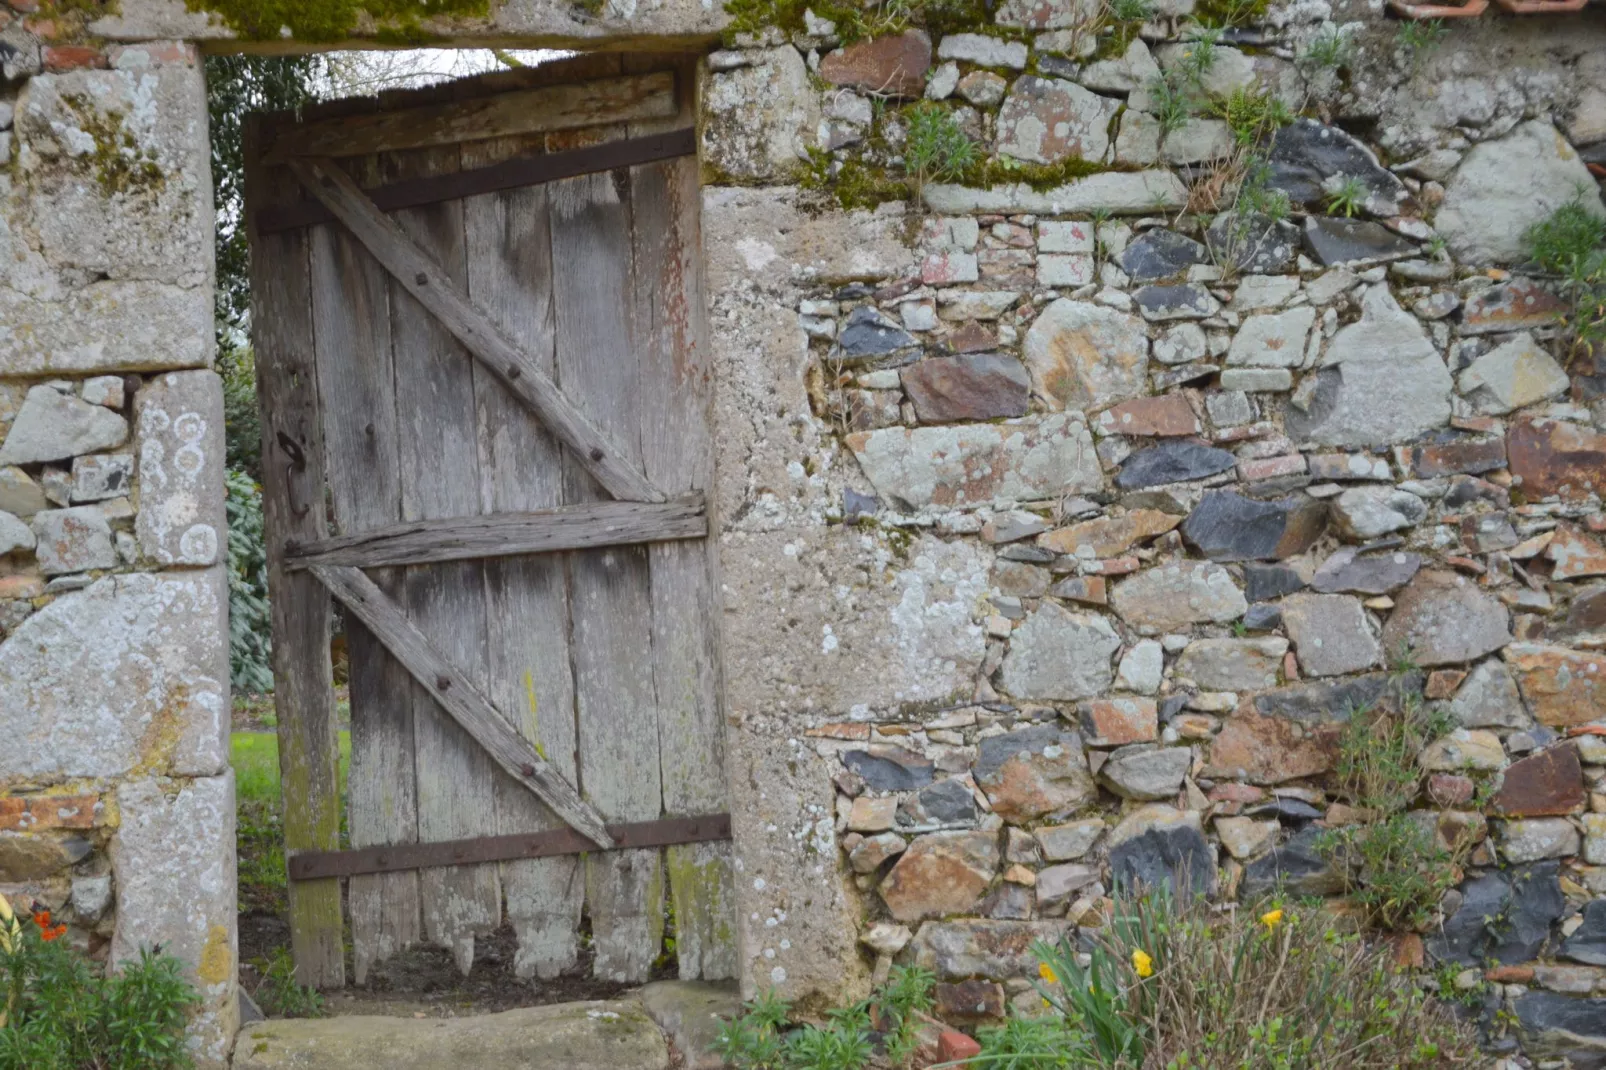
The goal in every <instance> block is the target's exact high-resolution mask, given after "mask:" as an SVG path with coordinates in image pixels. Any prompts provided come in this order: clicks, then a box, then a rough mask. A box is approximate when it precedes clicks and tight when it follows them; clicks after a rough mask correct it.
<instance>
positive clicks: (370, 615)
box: [310, 565, 613, 848]
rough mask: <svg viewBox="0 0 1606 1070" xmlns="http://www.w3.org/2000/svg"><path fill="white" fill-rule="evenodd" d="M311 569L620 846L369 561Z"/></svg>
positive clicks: (560, 806) (576, 816) (396, 651)
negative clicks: (380, 580) (365, 568)
mask: <svg viewBox="0 0 1606 1070" xmlns="http://www.w3.org/2000/svg"><path fill="white" fill-rule="evenodd" d="M310 570H311V572H312V574H313V575H314V576H316V577H317V578H318V582H320V583H322V584H323V585H324V586H325V587H327V588H329V593H330V594H332V595H334V596H335V598H336V599H337V600H338V601H339V602H340V604H341V605H343V606H345V607H346V608H347V609H348V610H350V611H351V613H352V614H353V615H354V616H355V617H356V618H357V619H358V620H360V621H362V623H363V626H364V627H366V628H367V629H368V630H369V631H370V632H372V633H373V635H374V638H376V639H378V640H379V642H380V644H381V645H383V646H384V648H385V649H386V650H388V651H390V653H391V656H392V657H394V658H395V659H396V661H397V663H398V664H400V665H401V667H402V668H404V669H406V670H407V672H408V674H409V675H410V676H412V678H413V679H414V680H417V681H418V683H419V684H420V685H421V686H422V687H423V688H424V690H425V691H428V692H429V694H430V697H431V698H433V699H434V700H435V701H436V702H437V703H439V704H440V708H441V709H443V710H445V711H446V713H447V714H448V715H449V716H450V717H451V718H452V720H454V721H456V722H457V723H458V724H459V725H461V726H462V727H463V730H464V731H465V732H467V733H468V734H469V735H470V736H471V737H473V739H474V742H476V743H478V744H479V745H480V746H481V747H483V748H485V751H486V753H488V754H489V755H490V756H491V758H492V759H493V760H494V761H495V762H496V764H497V765H499V766H501V767H502V768H503V770H505V771H506V772H507V774H508V775H509V776H511V777H512V778H513V779H514V780H515V781H516V782H517V783H519V784H522V785H524V787H526V788H528V789H529V790H530V791H531V792H533V793H534V794H535V795H536V797H538V798H539V799H540V800H541V801H542V802H544V803H546V804H547V805H548V806H550V807H551V808H552V812H553V813H555V814H557V816H558V817H560V818H562V819H563V820H564V821H566V822H568V823H569V824H570V825H571V826H573V827H574V829H575V830H576V831H578V832H579V833H581V834H582V835H584V836H585V838H586V839H588V840H590V841H591V842H592V843H594V844H596V845H597V846H598V847H602V848H607V847H611V846H613V838H612V837H611V836H610V835H609V834H608V829H607V826H606V825H605V824H604V823H603V820H602V815H600V814H598V813H597V811H596V810H594V809H593V808H592V807H591V805H590V804H589V803H587V802H586V801H585V800H584V799H582V798H580V794H579V793H578V792H577V791H575V790H574V788H573V787H572V786H571V785H570V784H569V782H568V781H566V780H564V779H563V776H562V774H560V773H559V772H558V771H557V770H556V769H554V768H552V766H551V765H550V764H548V762H547V760H546V759H545V758H543V757H541V755H540V754H539V753H538V752H537V751H536V749H535V747H534V745H533V744H531V743H530V741H529V740H527V739H525V738H524V737H523V736H521V735H519V734H518V732H516V731H515V730H514V729H513V726H512V725H511V724H509V723H508V722H507V720H506V719H505V718H503V716H502V715H501V713H499V712H498V711H497V709H496V707H495V706H493V705H491V702H490V700H489V699H487V698H486V697H485V696H484V695H482V694H480V692H479V691H478V690H476V689H475V687H474V684H473V683H472V682H471V681H470V680H469V678H468V676H466V675H465V674H463V673H460V672H458V671H457V667H456V666H454V665H452V664H451V663H450V662H449V661H447V660H446V658H445V656H444V655H442V654H441V653H440V651H438V650H436V649H435V647H434V645H433V644H432V643H431V642H430V641H429V638H428V636H426V635H425V634H424V633H423V632H421V631H419V630H418V626H417V625H415V624H414V623H413V622H412V621H410V620H408V619H407V614H406V613H404V612H403V611H402V608H401V607H400V606H398V605H397V604H396V603H395V602H393V601H391V600H390V598H389V597H388V596H387V595H386V594H385V592H383V591H381V590H380V589H379V587H378V585H376V584H375V583H374V581H373V580H371V579H369V578H368V577H367V576H365V575H363V573H362V570H361V569H356V568H352V567H350V566H347V565H312V566H311V567H310Z"/></svg>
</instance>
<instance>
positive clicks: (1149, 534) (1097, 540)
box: [1037, 509, 1182, 557]
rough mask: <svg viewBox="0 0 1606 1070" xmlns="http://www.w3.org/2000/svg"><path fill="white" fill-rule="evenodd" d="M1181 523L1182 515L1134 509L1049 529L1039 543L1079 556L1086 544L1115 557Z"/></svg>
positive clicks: (1095, 553) (1099, 553) (1098, 554)
mask: <svg viewBox="0 0 1606 1070" xmlns="http://www.w3.org/2000/svg"><path fill="white" fill-rule="evenodd" d="M1180 523H1182V518H1181V517H1180V516H1174V515H1172V514H1171V513H1163V512H1161V511H1160V510H1158V509H1134V510H1132V511H1131V512H1130V513H1127V514H1126V515H1125V516H1103V517H1099V518H1098V519H1097V520H1087V521H1083V522H1082V523H1080V524H1072V525H1071V526H1070V527H1068V528H1056V529H1055V530H1053V531H1045V532H1044V533H1043V534H1041V535H1039V536H1038V537H1037V545H1039V546H1042V547H1045V548H1047V549H1049V550H1053V551H1054V552H1055V553H1059V554H1078V555H1079V556H1080V551H1081V549H1082V548H1083V547H1090V548H1091V549H1092V551H1093V556H1095V557H1115V556H1117V555H1118V554H1123V553H1125V552H1126V551H1127V550H1128V549H1129V548H1130V547H1131V546H1132V544H1133V543H1136V542H1140V541H1142V540H1144V539H1152V538H1154V537H1155V536H1156V535H1164V534H1165V533H1166V532H1168V531H1170V530H1171V529H1172V528H1174V527H1176V526H1177V525H1178V524H1180Z"/></svg>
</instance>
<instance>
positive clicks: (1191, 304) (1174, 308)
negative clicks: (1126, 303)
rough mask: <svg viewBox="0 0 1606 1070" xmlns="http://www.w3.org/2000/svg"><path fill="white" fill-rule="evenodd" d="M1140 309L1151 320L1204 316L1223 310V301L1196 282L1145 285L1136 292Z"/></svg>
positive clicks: (1198, 317) (1161, 321)
mask: <svg viewBox="0 0 1606 1070" xmlns="http://www.w3.org/2000/svg"><path fill="white" fill-rule="evenodd" d="M1132 300H1134V301H1136V302H1137V305H1138V312H1139V313H1141V314H1142V316H1143V318H1144V319H1146V320H1148V321H1149V322H1150V323H1166V322H1168V321H1170V320H1202V319H1205V318H1207V317H1209V316H1214V315H1215V314H1216V313H1217V312H1219V311H1221V302H1220V301H1217V300H1216V299H1215V298H1214V297H1212V296H1211V294H1210V291H1209V290H1207V289H1205V288H1204V287H1203V286H1200V285H1199V284H1198V283H1195V282H1184V283H1177V284H1174V285H1171V286H1143V287H1140V288H1139V289H1138V290H1136V291H1134V292H1133V294H1132Z"/></svg>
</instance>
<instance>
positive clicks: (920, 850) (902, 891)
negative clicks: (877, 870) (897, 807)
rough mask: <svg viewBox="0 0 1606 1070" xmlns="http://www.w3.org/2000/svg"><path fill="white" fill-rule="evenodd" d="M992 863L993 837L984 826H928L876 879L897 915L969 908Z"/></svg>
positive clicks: (912, 916)
mask: <svg viewBox="0 0 1606 1070" xmlns="http://www.w3.org/2000/svg"><path fill="white" fill-rule="evenodd" d="M997 869H998V838H997V837H996V836H995V835H993V834H992V833H989V832H933V833H930V834H928V835H925V836H921V837H920V838H919V839H917V840H915V841H914V843H912V844H910V845H909V849H908V850H907V851H905V852H903V855H902V856H901V857H900V858H899V859H898V863H897V865H895V866H893V867H892V872H890V873H888V874H887V878H886V880H884V881H882V882H881V888H880V892H881V898H882V900H883V901H885V902H886V904H887V909H888V910H889V911H891V912H892V916H893V917H894V918H896V919H897V920H898V921H919V920H920V919H922V918H935V917H941V916H943V915H945V914H969V913H971V912H972V911H973V910H974V909H975V907H976V904H977V903H978V902H980V900H981V897H982V893H983V892H985V891H986V890H987V886H988V885H989V884H990V883H992V879H993V874H994V872H995V871H996V870H997Z"/></svg>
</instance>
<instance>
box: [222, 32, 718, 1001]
mask: <svg viewBox="0 0 1606 1070" xmlns="http://www.w3.org/2000/svg"><path fill="white" fill-rule="evenodd" d="M691 72H692V68H691V66H690V65H689V63H688V62H687V61H685V60H683V59H680V58H673V57H672V58H662V57H639V56H637V57H629V58H624V57H618V56H589V57H582V58H580V59H576V60H570V61H564V62H561V63H556V64H552V65H548V66H542V67H538V68H531V69H525V70H519V71H512V72H506V73H504V74H498V75H492V76H488V77H484V78H479V79H473V80H470V81H465V82H458V83H452V84H450V85H446V86H442V87H437V88H432V89H428V90H423V91H412V92H405V93H395V94H389V95H387V96H383V97H380V98H378V99H369V100H362V101H344V102H339V103H335V104H330V105H326V106H322V107H318V108H313V109H310V110H308V111H307V112H305V113H304V114H302V115H300V116H284V115H281V116H265V117H258V118H257V119H256V120H255V121H254V123H253V125H252V127H251V129H250V131H249V143H248V148H247V153H248V174H247V178H248V188H247V209H248V211H249V213H250V219H249V223H250V231H251V241H252V286H253V291H254V293H253V297H254V306H253V307H254V312H253V335H254V339H255V346H256V358H257V368H258V374H259V378H260V384H261V397H262V407H263V469H264V494H265V498H264V500H265V507H266V513H267V522H268V537H269V540H270V545H269V553H270V563H271V577H270V578H271V587H272V597H273V622H274V667H275V678H276V681H277V688H278V691H277V696H276V703H277V707H278V716H279V739H280V753H281V768H282V774H283V781H284V789H285V799H286V813H285V839H286V847H287V851H286V853H287V855H288V856H289V868H290V876H291V912H292V919H291V921H292V930H293V944H294V950H295V956H296V963H297V968H298V973H299V976H300V978H301V979H302V980H303V981H304V982H306V983H312V984H317V985H320V986H332V985H339V984H342V983H344V977H345V973H344V970H345V966H344V944H343V938H342V925H343V918H342V915H341V886H340V881H341V879H342V878H345V879H347V880H348V882H349V883H348V886H347V899H348V902H349V914H350V926H351V929H350V931H351V943H352V947H353V952H354V953H353V962H354V968H355V975H356V979H357V980H358V981H359V982H361V981H362V980H363V979H364V977H365V975H366V974H367V972H368V970H369V968H370V967H371V965H372V964H373V963H374V962H376V961H378V960H381V959H383V958H385V957H386V956H388V955H391V954H394V953H395V952H397V951H399V950H401V949H403V948H406V947H408V946H409V945H413V944H417V943H422V942H428V943H433V944H439V945H443V946H445V947H448V948H450V949H451V950H452V951H453V952H454V953H455V955H456V957H457V961H458V963H459V965H460V967H461V968H463V969H464V970H465V971H466V970H467V969H468V968H469V967H470V966H471V964H472V962H473V955H474V939H475V937H476V935H478V934H482V933H485V932H487V931H490V930H492V929H495V928H497V927H498V926H499V925H501V924H502V923H503V921H504V919H505V920H506V921H507V922H508V923H510V924H511V925H512V926H513V927H514V928H515V929H516V931H517V934H518V941H519V951H518V958H517V968H518V969H519V971H520V972H521V974H522V975H525V976H529V975H532V974H533V975H538V976H540V977H552V976H556V975H557V974H559V973H561V972H563V971H565V970H567V969H569V968H570V967H572V966H573V965H574V964H575V963H576V961H577V957H578V955H579V945H580V941H579V933H580V931H581V929H582V914H585V915H586V916H588V917H589V921H590V926H591V932H592V941H593V946H594V949H595V960H594V964H593V971H594V973H595V975H596V976H598V977H602V978H608V979H615V980H621V981H639V980H644V979H645V978H646V977H647V972H648V969H649V967H650V965H651V964H652V962H653V960H654V959H655V958H656V957H657V956H658V955H659V953H660V950H661V948H662V946H663V943H662V938H663V930H664V919H665V916H666V909H667V908H666V902H665V900H666V895H667V897H669V898H670V899H672V907H673V918H674V924H675V935H676V941H675V949H676V952H677V955H678V959H679V966H680V973H681V976H682V977H704V978H721V977H729V976H733V975H734V972H735V967H736V952H735V947H734V936H733V933H734V929H735V926H734V924H733V920H732V918H731V909H732V906H731V904H732V899H731V896H730V894H729V887H730V866H729V844H728V842H723V841H726V840H728V837H729V818H728V815H727V814H726V813H725V811H726V809H727V804H726V790H725V775H724V768H723V749H722V743H721V740H722V728H723V716H722V714H721V708H720V680H719V670H718V656H717V651H718V643H717V625H718V611H717V609H716V601H715V597H714V592H715V591H716V590H717V586H716V576H717V561H716V558H715V552H714V540H713V539H711V538H709V530H710V527H709V519H708V511H707V505H706V500H705V498H704V494H705V493H706V492H708V491H709V490H710V488H711V470H712V447H711V434H710V426H709V423H710V416H711V414H710V409H711V397H712V382H711V372H710V360H711V357H710V353H709V346H708V341H707V326H706V322H705V317H706V312H705V307H704V293H703V267H702V250H701V238H700V233H699V229H698V227H699V222H698V219H699V216H698V208H699V202H698V183H697V168H696V160H695V155H694V153H695V138H694V135H693V133H692V130H691V124H692V118H691V115H692V113H691V95H692V79H691ZM332 607H338V610H339V612H340V613H341V615H342V619H343V621H344V624H345V629H346V634H347V649H348V652H349V660H350V670H349V686H350V697H351V769H350V782H349V794H348V803H347V810H346V819H347V821H346V824H347V826H348V830H349V837H350V849H349V850H341V849H340V848H341V843H340V823H341V822H340V799H339V796H338V788H337V783H336V763H337V752H338V747H337V734H336V733H337V726H336V715H335V705H334V694H333V690H332V685H331V679H330V655H329V637H330V630H331V618H332Z"/></svg>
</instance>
